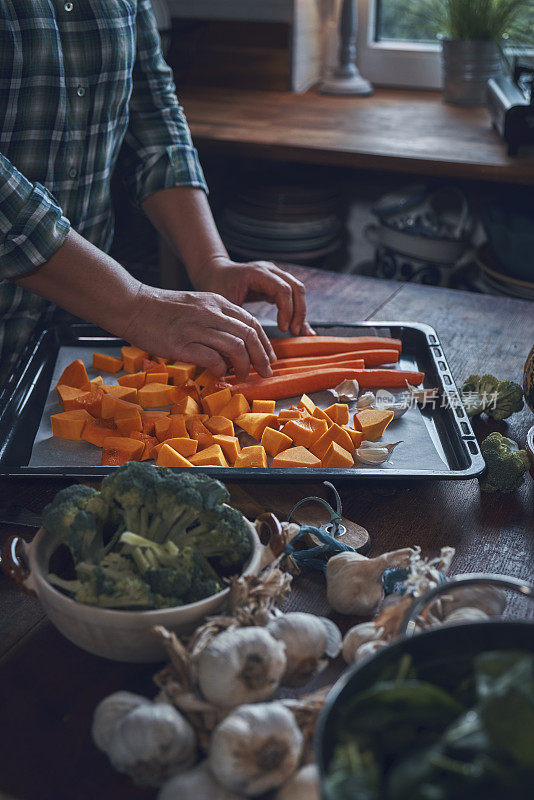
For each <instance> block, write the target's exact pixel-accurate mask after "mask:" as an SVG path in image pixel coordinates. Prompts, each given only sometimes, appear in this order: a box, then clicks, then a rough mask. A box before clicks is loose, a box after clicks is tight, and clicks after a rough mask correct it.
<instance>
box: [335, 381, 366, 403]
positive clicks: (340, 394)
mask: <svg viewBox="0 0 534 800" xmlns="http://www.w3.org/2000/svg"><path fill="white" fill-rule="evenodd" d="M328 391H329V392H331V393H332V394H333V395H334V397H335V398H336V399H337V400H339V401H340V402H341V403H350V402H352V401H353V400H356V398H357V397H358V392H359V391H360V385H359V383H358V381H357V380H354V379H350V378H347V379H346V380H344V381H341V383H338V385H337V386H335V387H334V388H333V389H329V390H328Z"/></svg>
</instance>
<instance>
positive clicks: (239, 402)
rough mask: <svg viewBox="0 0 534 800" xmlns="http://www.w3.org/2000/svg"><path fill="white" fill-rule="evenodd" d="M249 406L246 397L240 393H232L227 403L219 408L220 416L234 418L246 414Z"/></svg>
mask: <svg viewBox="0 0 534 800" xmlns="http://www.w3.org/2000/svg"><path fill="white" fill-rule="evenodd" d="M249 411H250V406H249V404H248V401H247V399H246V397H245V396H244V395H243V394H241V393H240V392H239V393H238V394H234V396H233V397H232V399H231V400H230V402H229V403H228V405H226V406H224V408H221V410H220V411H219V414H220V416H221V417H227V418H228V419H231V420H236V419H237V418H238V417H239V416H241V414H248V412H249Z"/></svg>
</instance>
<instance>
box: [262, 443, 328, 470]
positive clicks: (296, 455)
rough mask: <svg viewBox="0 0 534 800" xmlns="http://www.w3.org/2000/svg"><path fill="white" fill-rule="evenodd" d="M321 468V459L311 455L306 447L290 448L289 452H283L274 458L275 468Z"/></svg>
mask: <svg viewBox="0 0 534 800" xmlns="http://www.w3.org/2000/svg"><path fill="white" fill-rule="evenodd" d="M320 466H321V459H320V458H317V456H315V455H314V454H313V453H310V451H309V450H307V449H306V448H305V447H302V446H299V447H290V448H289V450H282V452H281V453H278V455H276V456H275V457H274V458H273V467H275V468H278V467H280V468H282V467H285V468H286V469H287V468H294V467H296V468H303V467H309V468H312V469H316V468H317V467H320Z"/></svg>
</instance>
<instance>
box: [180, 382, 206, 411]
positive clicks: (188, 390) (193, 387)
mask: <svg viewBox="0 0 534 800" xmlns="http://www.w3.org/2000/svg"><path fill="white" fill-rule="evenodd" d="M184 397H192V398H193V400H194V401H195V402H196V403H197V404H198V405H199V406H200V402H201V393H200V386H199V385H198V384H197V383H195V381H192V380H190V379H189V378H188V379H187V380H186V382H185V383H183V384H182V385H181V386H175V387H174V402H175V403H178V402H179V401H180V400H183V398H184Z"/></svg>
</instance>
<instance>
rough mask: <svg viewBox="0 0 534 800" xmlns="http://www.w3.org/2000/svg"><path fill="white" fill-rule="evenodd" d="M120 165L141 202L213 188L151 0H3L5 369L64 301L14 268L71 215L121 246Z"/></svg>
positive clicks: (1, 328)
mask: <svg viewBox="0 0 534 800" xmlns="http://www.w3.org/2000/svg"><path fill="white" fill-rule="evenodd" d="M115 168H117V169H118V170H119V172H120V174H121V175H122V177H123V179H124V181H125V183H126V185H127V187H128V189H129V191H130V193H131V195H132V197H133V199H134V201H135V202H136V203H138V204H139V203H140V202H141V201H142V200H144V199H145V198H146V197H148V196H149V195H150V194H153V193H154V192H156V191H158V190H159V189H163V188H168V187H171V186H195V187H200V188H203V189H206V185H205V182H204V177H203V174H202V169H201V167H200V164H199V161H198V157H197V153H196V150H195V149H194V147H193V144H192V142H191V136H190V133H189V129H188V127H187V123H186V120H185V117H184V114H183V110H182V108H181V107H180V105H179V104H178V100H177V99H176V95H175V87H174V84H173V81H172V73H171V70H170V69H169V67H168V66H167V65H166V64H165V61H164V60H163V56H162V54H161V48H160V41H159V35H158V32H157V28H156V23H155V18H154V14H153V11H152V7H151V4H150V0H72V2H66V1H65V0H0V380H2V381H3V380H4V379H5V377H6V375H7V373H8V372H9V370H10V369H11V367H12V365H13V362H14V361H15V360H16V358H17V356H18V354H19V353H20V351H21V349H22V348H23V346H24V344H25V343H26V341H27V339H28V337H29V335H30V334H31V331H32V329H33V327H34V326H35V324H36V322H37V320H38V319H39V318H40V317H41V316H43V314H44V315H45V316H46V315H49V316H51V314H52V312H53V307H52V306H51V305H50V304H48V303H47V302H46V301H45V300H43V299H41V298H39V297H37V296H36V295H33V294H31V293H30V292H27V291H24V290H22V289H21V288H19V287H18V286H17V285H16V284H15V283H12V282H11V281H10V280H9V279H10V278H11V279H12V278H18V277H22V276H24V275H25V274H28V273H30V272H31V271H33V270H34V269H35V268H36V267H38V266H40V265H41V264H43V263H44V262H45V261H47V260H48V259H49V258H50V257H51V256H52V255H53V254H54V253H55V252H56V250H57V249H58V248H59V247H60V246H61V244H62V243H63V241H64V240H65V237H66V236H67V234H68V231H69V229H70V226H71V225H72V227H73V228H74V229H75V230H76V231H77V232H78V233H79V234H81V235H82V236H84V237H85V238H86V239H88V240H89V241H90V242H92V243H93V244H94V245H96V246H97V247H99V248H101V249H102V250H107V249H108V248H109V246H110V245H111V240H112V238H113V209H112V205H111V195H110V183H111V177H112V174H113V172H114V170H115ZM0 388H1V387H0Z"/></svg>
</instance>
